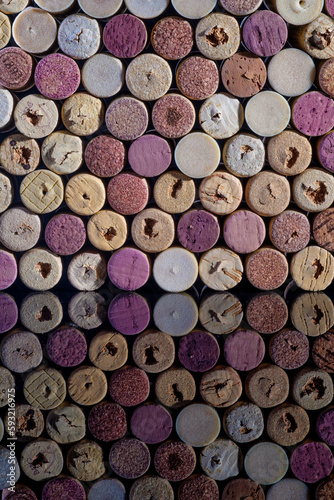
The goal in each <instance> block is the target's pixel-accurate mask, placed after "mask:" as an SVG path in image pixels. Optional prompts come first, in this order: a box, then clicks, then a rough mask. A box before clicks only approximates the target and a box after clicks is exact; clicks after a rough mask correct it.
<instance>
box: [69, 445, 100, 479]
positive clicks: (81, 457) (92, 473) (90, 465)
mask: <svg viewBox="0 0 334 500" xmlns="http://www.w3.org/2000/svg"><path fill="white" fill-rule="evenodd" d="M66 465H67V468H68V470H69V472H70V474H72V476H74V477H75V478H76V479H79V481H94V480H95V479H98V478H99V477H101V476H102V475H103V474H104V473H105V472H106V468H105V462H104V461H103V450H102V448H101V446H100V445H99V444H97V443H96V442H95V441H91V440H89V439H83V440H82V441H79V443H76V444H74V445H73V446H72V447H71V448H70V449H69V451H68V453H67V457H66Z"/></svg>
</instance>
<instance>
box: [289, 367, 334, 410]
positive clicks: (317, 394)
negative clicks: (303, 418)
mask: <svg viewBox="0 0 334 500" xmlns="http://www.w3.org/2000/svg"><path fill="white" fill-rule="evenodd" d="M292 397H293V399H294V400H295V401H296V403H297V404H298V405H300V406H301V407H302V408H304V409H305V410H319V409H320V408H324V407H325V406H327V405H328V404H329V403H331V401H332V399H333V381H332V379H331V376H330V375H329V374H328V373H327V372H325V371H324V370H320V369H318V368H302V369H301V370H300V371H299V372H298V373H297V374H296V375H295V377H294V380H293V383H292Z"/></svg>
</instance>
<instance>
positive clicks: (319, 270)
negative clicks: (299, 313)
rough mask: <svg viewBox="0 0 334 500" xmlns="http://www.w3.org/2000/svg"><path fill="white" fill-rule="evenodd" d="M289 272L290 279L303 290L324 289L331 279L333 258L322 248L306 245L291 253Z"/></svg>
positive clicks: (333, 267) (333, 269) (333, 271)
mask: <svg viewBox="0 0 334 500" xmlns="http://www.w3.org/2000/svg"><path fill="white" fill-rule="evenodd" d="M290 272H291V276H292V279H293V280H294V281H295V282H296V284H297V285H298V286H299V287H300V288H302V289H303V290H308V291H319V290H325V288H327V287H328V286H329V285H330V284H331V283H332V281H333V277H334V258H333V256H332V255H331V253H330V252H328V251H327V250H325V249H324V248H321V247H318V246H311V247H306V248H304V249H303V250H300V251H299V252H297V253H296V254H294V255H293V257H292V259H291V263H290Z"/></svg>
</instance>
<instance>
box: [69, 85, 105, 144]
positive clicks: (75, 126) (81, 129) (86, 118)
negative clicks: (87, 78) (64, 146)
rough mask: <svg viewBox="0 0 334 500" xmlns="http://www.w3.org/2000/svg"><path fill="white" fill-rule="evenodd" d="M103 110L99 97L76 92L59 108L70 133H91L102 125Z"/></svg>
mask: <svg viewBox="0 0 334 500" xmlns="http://www.w3.org/2000/svg"><path fill="white" fill-rule="evenodd" d="M104 111H105V110H104V105H103V102H102V101H101V99H98V98H97V97H93V96H91V95H89V94H85V93H84V92H78V93H77V94H74V95H72V96H71V97H69V98H68V99H66V101H65V102H64V104H63V106H62V108H61V117H62V120H63V124H64V125H65V127H66V128H67V130H69V132H72V134H75V135H79V136H82V135H91V134H94V133H95V132H97V131H98V129H99V128H100V127H101V126H102V124H103V120H104Z"/></svg>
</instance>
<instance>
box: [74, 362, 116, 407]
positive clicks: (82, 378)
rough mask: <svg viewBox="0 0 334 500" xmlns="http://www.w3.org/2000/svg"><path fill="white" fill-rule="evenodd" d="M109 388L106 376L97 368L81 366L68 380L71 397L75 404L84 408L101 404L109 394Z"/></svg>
mask: <svg viewBox="0 0 334 500" xmlns="http://www.w3.org/2000/svg"><path fill="white" fill-rule="evenodd" d="M107 388H108V384H107V378H106V376H105V374H104V373H103V371H102V370H100V369H99V368H96V367H95V366H85V365H81V366H80V367H79V368H76V369H75V370H73V371H72V372H71V374H70V375H69V377H68V379H67V390H68V394H69V396H70V397H71V398H72V399H73V401H74V402H75V403H77V404H79V405H83V406H91V405H94V404H96V403H99V402H100V401H101V400H102V399H103V398H104V397H105V395H106V394H107Z"/></svg>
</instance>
